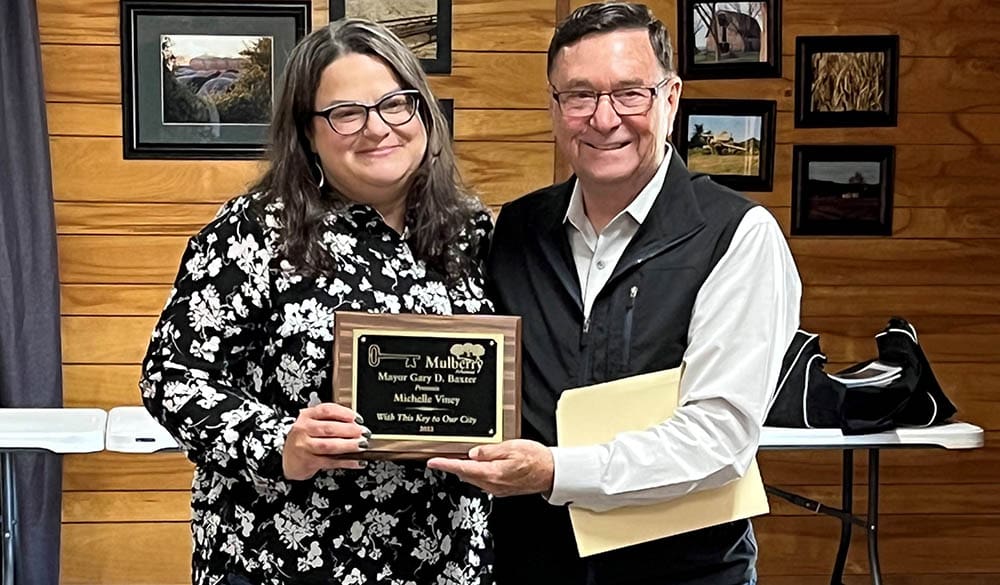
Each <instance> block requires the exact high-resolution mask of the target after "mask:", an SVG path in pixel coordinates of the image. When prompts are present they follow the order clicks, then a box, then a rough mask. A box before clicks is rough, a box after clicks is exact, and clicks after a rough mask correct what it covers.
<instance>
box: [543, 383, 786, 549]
mask: <svg viewBox="0 0 1000 585" xmlns="http://www.w3.org/2000/svg"><path fill="white" fill-rule="evenodd" d="M680 376H681V368H674V369H672V370H663V371H659V372H653V373H650V374H642V375H639V376H632V377H629V378H622V379H620V380H615V381H613V382H606V383H603V384H597V385H594V386H587V387H584V388H574V389H570V390H566V391H564V392H563V393H562V396H561V397H560V398H559V404H558V406H557V407H556V427H557V429H558V440H559V446H560V447H575V446H581V445H593V444H597V443H605V442H607V441H610V440H612V439H613V438H614V437H615V435H617V434H618V433H621V432H625V431H638V430H643V429H647V428H649V427H652V426H654V425H657V424H659V423H661V422H663V421H664V420H666V419H668V418H670V417H671V416H672V415H673V412H674V408H675V407H676V406H677V402H678V395H679V392H680ZM768 511H769V509H768V506H767V495H766V494H765V492H764V483H763V482H762V481H761V478H760V470H759V469H758V468H757V461H756V460H754V461H753V462H752V463H751V465H750V468H749V469H748V470H747V473H746V475H744V476H743V477H742V478H741V479H739V480H736V481H734V482H730V483H728V484H726V485H724V486H722V487H720V488H715V489H710V490H703V491H696V492H692V493H690V494H687V495H684V496H681V497H679V498H676V499H673V500H669V501H666V502H660V503H657V504H650V505H643V506H623V507H620V508H614V509H611V510H607V511H605V512H594V511H591V510H586V509H583V508H579V507H576V506H573V505H570V506H569V515H570V519H571V520H572V522H573V532H574V533H575V534H576V546H577V549H578V550H579V553H580V556H581V557H586V556H590V555H594V554H598V553H602V552H606V551H609V550H615V549H618V548H624V547H626V546H631V545H634V544H639V543H642V542H648V541H650V540H656V539H658V538H665V537H667V536H673V535H675V534H681V533H684V532H690V531H692V530H698V529H700V528H705V527H708V526H715V525H717V524H723V523H725V522H730V521H732V520H739V519H743V518H749V517H751V516H757V515H761V514H767V513H768Z"/></svg>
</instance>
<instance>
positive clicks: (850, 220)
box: [791, 145, 895, 236]
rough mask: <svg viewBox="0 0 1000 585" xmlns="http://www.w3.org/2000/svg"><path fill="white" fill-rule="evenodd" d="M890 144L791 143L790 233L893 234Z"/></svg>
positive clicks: (839, 234)
mask: <svg viewBox="0 0 1000 585" xmlns="http://www.w3.org/2000/svg"><path fill="white" fill-rule="evenodd" d="M894 159H895V148H894V147H892V146H862V145H850V146H795V147H794V148H793V149H792V160H793V167H792V229H791V233H792V235H810V236H891V235H892V184H893V166H894Z"/></svg>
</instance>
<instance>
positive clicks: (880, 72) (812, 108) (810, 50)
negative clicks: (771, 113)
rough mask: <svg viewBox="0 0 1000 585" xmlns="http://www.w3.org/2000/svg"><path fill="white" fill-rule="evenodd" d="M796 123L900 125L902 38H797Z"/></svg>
mask: <svg viewBox="0 0 1000 585" xmlns="http://www.w3.org/2000/svg"><path fill="white" fill-rule="evenodd" d="M795 59H796V64H795V127H796V128H843V127H852V126H853V127H864V126H895V125H896V117H897V109H898V108H897V104H898V101H899V36H897V35H867V36H864V35H862V36H851V35H844V36H817V37H796V39H795Z"/></svg>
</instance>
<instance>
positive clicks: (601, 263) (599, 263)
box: [597, 260, 605, 270]
mask: <svg viewBox="0 0 1000 585" xmlns="http://www.w3.org/2000/svg"><path fill="white" fill-rule="evenodd" d="M604 265H605V264H604V260H598V261H597V269H598V270H604Z"/></svg>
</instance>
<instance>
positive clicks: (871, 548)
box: [865, 449, 882, 585]
mask: <svg viewBox="0 0 1000 585" xmlns="http://www.w3.org/2000/svg"><path fill="white" fill-rule="evenodd" d="M878 456H879V450H878V449H869V450H868V518H867V520H868V526H867V527H866V529H865V532H867V536H868V568H869V569H871V572H872V585H882V568H881V567H880V566H879V560H878V483H879V473H878Z"/></svg>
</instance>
